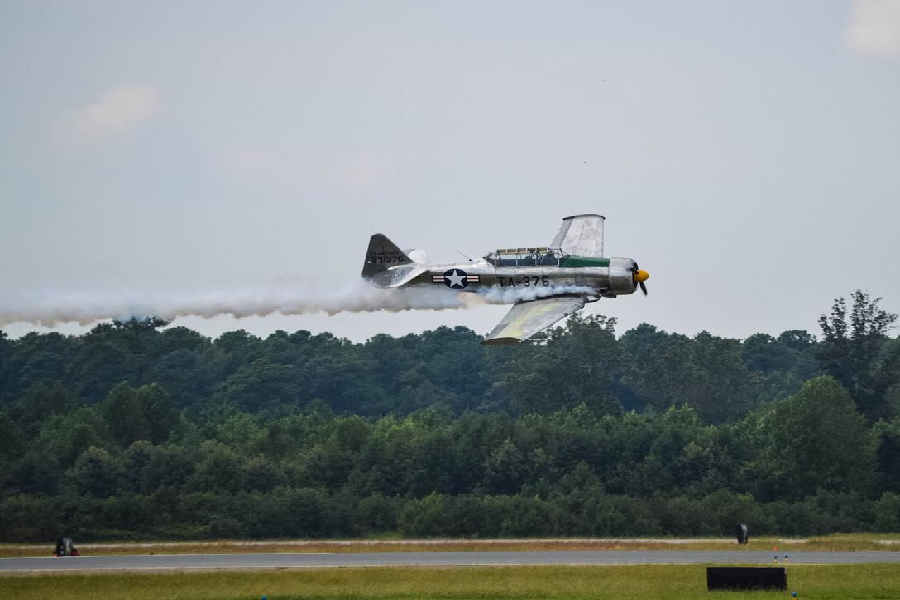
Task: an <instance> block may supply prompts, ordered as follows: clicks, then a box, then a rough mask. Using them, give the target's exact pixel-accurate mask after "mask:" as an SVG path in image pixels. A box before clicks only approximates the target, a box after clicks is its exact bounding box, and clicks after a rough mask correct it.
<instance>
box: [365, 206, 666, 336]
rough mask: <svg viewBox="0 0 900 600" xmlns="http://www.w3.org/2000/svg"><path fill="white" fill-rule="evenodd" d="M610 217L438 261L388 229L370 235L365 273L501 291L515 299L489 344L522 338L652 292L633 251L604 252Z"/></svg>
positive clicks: (390, 284) (401, 281)
mask: <svg viewBox="0 0 900 600" xmlns="http://www.w3.org/2000/svg"><path fill="white" fill-rule="evenodd" d="M605 220H606V217H604V216H602V215H597V214H582V215H572V216H569V217H565V218H564V219H563V220H562V225H561V226H560V228H559V231H558V232H557V234H556V237H554V238H553V241H552V242H551V243H550V245H549V246H544V247H528V248H502V249H499V250H495V251H494V252H491V253H490V254H488V255H486V256H484V257H483V258H481V259H479V260H476V261H472V260H471V259H470V260H469V261H468V262H465V263H446V264H431V263H429V262H428V260H427V257H426V256H425V254H424V253H423V252H421V251H420V250H414V251H410V252H409V254H407V253H406V252H404V251H402V250H400V248H399V247H397V245H396V244H394V243H393V242H392V241H391V240H389V239H388V238H387V237H386V236H385V235H383V234H381V233H376V234H375V235H373V236H372V237H371V239H370V240H369V247H368V249H367V250H366V260H365V263H363V268H362V277H363V279H365V280H367V281H368V282H369V283H371V284H372V285H375V286H377V287H381V288H405V287H408V286H433V287H436V286H442V287H446V288H447V289H448V290H452V291H455V292H476V293H486V294H495V295H497V294H498V293H499V294H500V296H499V297H500V298H501V299H506V298H509V300H508V301H509V302H510V303H514V304H513V307H512V308H511V309H510V311H509V312H508V313H507V314H506V316H505V317H504V318H503V320H501V321H500V323H499V324H498V325H497V326H496V327H495V328H494V329H493V330H492V331H491V332H490V333H489V334H488V335H487V336H486V337H485V339H484V340H483V341H482V343H483V344H497V345H502V344H517V343H519V342H522V341H524V340H527V339H528V338H530V337H532V336H533V335H535V334H536V333H538V332H540V331H543V330H544V329H547V328H548V327H551V326H552V325H553V324H554V323H556V322H558V321H559V320H561V319H563V318H565V317H567V316H568V315H570V314H572V313H574V312H576V311H578V310H581V309H582V308H584V306H585V305H586V304H587V303H589V302H596V301H597V300H599V299H600V298H615V297H617V296H622V295H626V294H633V293H634V292H635V291H637V289H638V288H640V289H641V291H642V292H643V293H644V295H645V296H646V295H647V286H646V285H645V284H644V282H645V281H647V279H648V278H649V277H650V274H649V273H647V271H644V270H642V269H641V268H640V267H638V264H637V263H636V262H635V261H634V260H633V259H631V258H606V257H604V256H603V225H604V222H605Z"/></svg>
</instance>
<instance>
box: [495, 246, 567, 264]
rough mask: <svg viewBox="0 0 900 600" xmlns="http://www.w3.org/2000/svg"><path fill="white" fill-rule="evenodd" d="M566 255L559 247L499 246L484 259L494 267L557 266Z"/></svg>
mask: <svg viewBox="0 0 900 600" xmlns="http://www.w3.org/2000/svg"><path fill="white" fill-rule="evenodd" d="M567 256H569V255H568V254H566V253H565V252H563V251H562V250H560V249H559V248H547V247H536V248H500V249H498V250H494V251H493V252H491V253H490V254H488V255H487V256H485V257H484V259H485V260H486V261H488V262H489V263H491V264H492V265H494V266H495V267H532V266H545V267H558V266H559V265H560V262H561V261H562V259H564V258H566V257H567Z"/></svg>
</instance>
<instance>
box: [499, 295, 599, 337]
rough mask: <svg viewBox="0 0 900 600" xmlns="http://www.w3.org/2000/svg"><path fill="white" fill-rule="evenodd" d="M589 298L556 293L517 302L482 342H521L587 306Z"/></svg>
mask: <svg viewBox="0 0 900 600" xmlns="http://www.w3.org/2000/svg"><path fill="white" fill-rule="evenodd" d="M585 302H586V300H585V298H583V297H582V298H580V297H575V296H555V297H550V298H541V299H539V300H531V301H529V302H519V303H518V304H514V305H513V307H512V308H511V309H509V312H508V313H506V316H505V317H503V320H502V321H500V323H499V324H498V325H497V326H496V327H494V330H493V331H491V332H490V333H489V334H488V335H487V337H486V338H484V341H483V342H482V344H517V343H519V342H521V341H522V340H527V339H528V338H530V337H531V336H533V335H534V334H536V333H537V332H539V331H543V330H544V329H547V328H548V327H550V326H551V325H553V324H554V323H556V322H557V321H559V320H560V319H562V318H563V317H566V316H568V315H571V314H572V313H573V312H575V311H577V310H580V309H581V308H583V307H584V305H585Z"/></svg>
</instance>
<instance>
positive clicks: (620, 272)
mask: <svg viewBox="0 0 900 600" xmlns="http://www.w3.org/2000/svg"><path fill="white" fill-rule="evenodd" d="M635 287H636V286H635V283H634V261H633V260H632V259H630V258H610V259H609V291H610V292H611V293H613V294H633V293H634V290H635Z"/></svg>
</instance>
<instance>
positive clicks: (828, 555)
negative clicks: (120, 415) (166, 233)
mask: <svg viewBox="0 0 900 600" xmlns="http://www.w3.org/2000/svg"><path fill="white" fill-rule="evenodd" d="M788 556H789V560H788V563H787V564H788V565H808V564H858V563H897V564H900V552H792V553H790V554H789V555H788ZM773 557H774V554H773V553H772V552H756V551H724V552H723V551H690V550H681V551H678V550H675V551H669V550H647V551H640V550H634V551H612V550H609V551H607V550H598V551H553V552H355V553H337V554H303V553H290V554H268V553H260V554H156V555H133V556H71V557H64V558H54V557H39V558H3V559H0V573H4V572H6V573H9V572H28V571H31V572H34V571H78V572H85V571H181V570H190V569H205V570H241V569H253V570H263V569H302V568H328V567H467V566H498V565H504V566H508V565H654V564H673V565H686V564H760V565H763V564H765V565H772V564H774V561H773ZM778 559H779V560H778V562H779V564H785V563H784V554H780V555H779V556H778Z"/></svg>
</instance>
